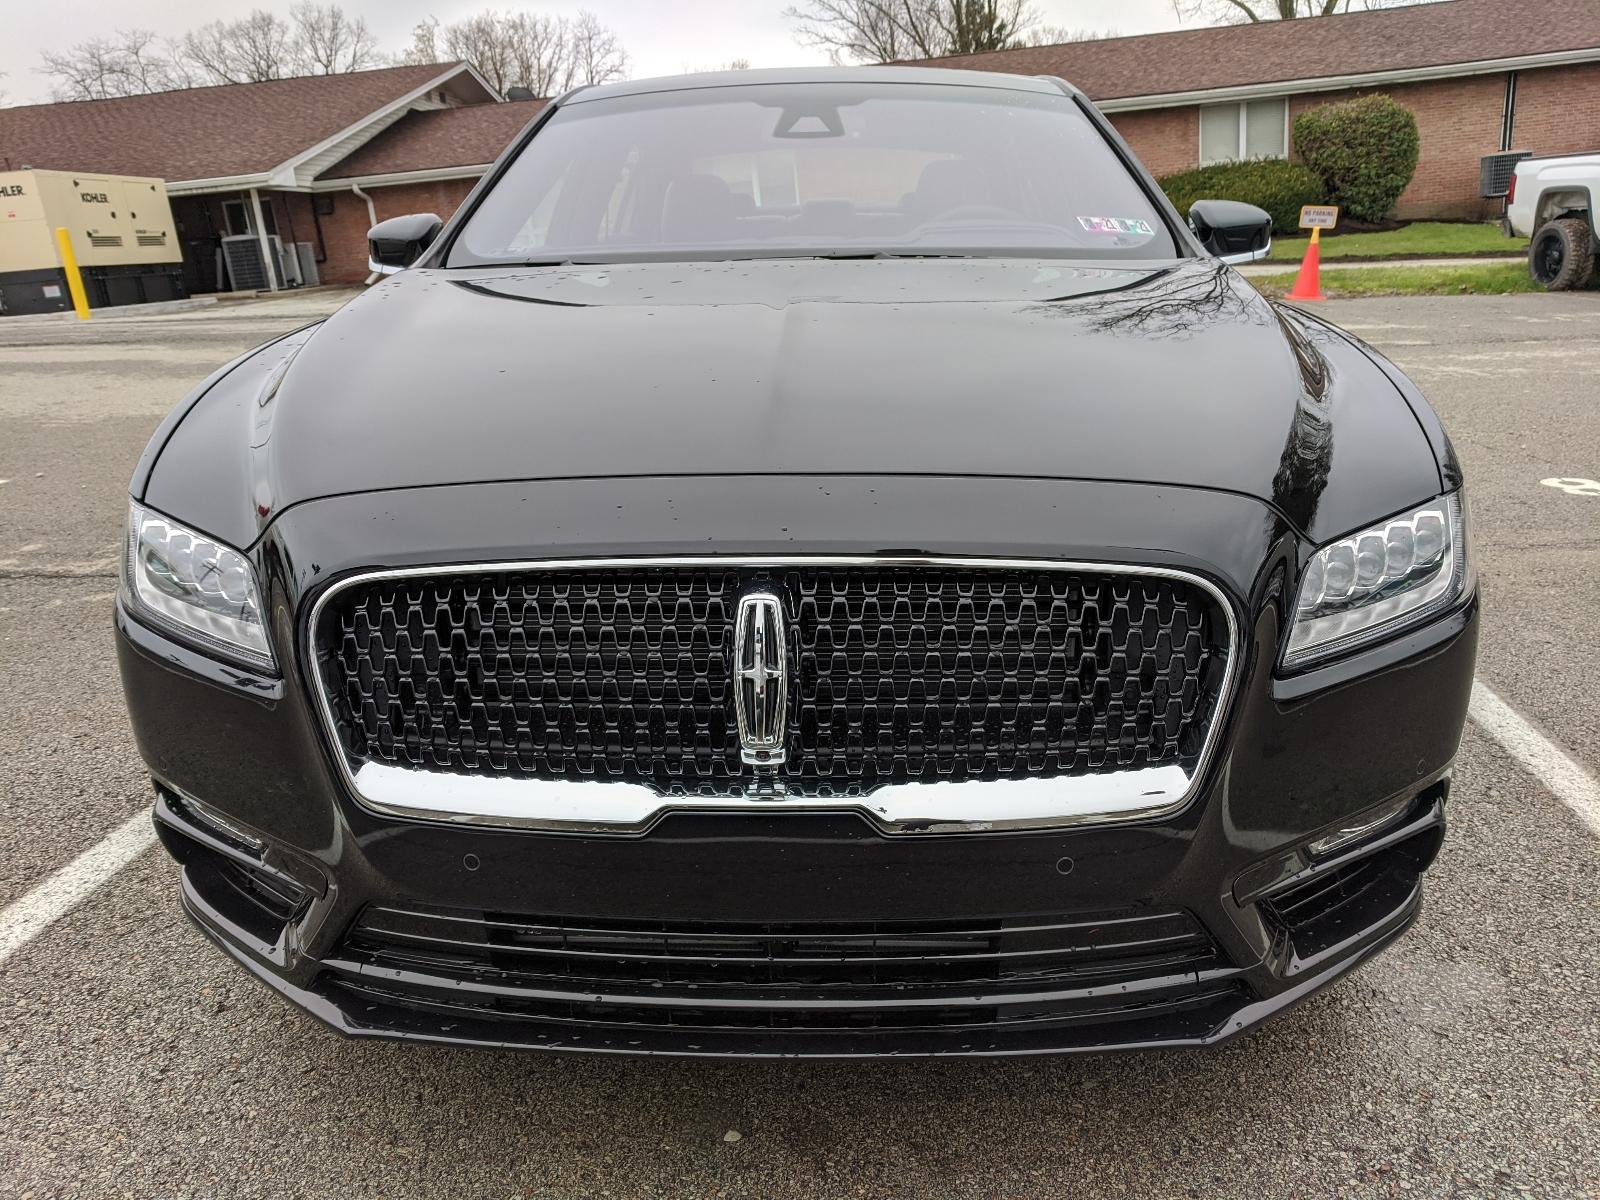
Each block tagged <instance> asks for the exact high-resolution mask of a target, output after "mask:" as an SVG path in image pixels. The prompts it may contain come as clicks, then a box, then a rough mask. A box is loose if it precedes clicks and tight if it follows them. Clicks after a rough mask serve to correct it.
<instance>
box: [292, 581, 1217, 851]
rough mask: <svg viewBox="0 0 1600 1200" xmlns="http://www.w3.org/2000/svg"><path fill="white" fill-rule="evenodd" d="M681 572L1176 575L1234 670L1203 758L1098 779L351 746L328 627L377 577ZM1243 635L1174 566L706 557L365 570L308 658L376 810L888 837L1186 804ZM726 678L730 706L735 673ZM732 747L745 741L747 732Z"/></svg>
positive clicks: (310, 631) (332, 726)
mask: <svg viewBox="0 0 1600 1200" xmlns="http://www.w3.org/2000/svg"><path fill="white" fill-rule="evenodd" d="M678 568H702V569H704V568H711V569H735V570H740V571H750V570H756V571H764V572H765V571H783V570H785V569H789V570H806V569H827V568H845V569H848V568H870V569H875V570H880V571H890V570H913V571H915V570H922V569H947V570H964V571H995V572H1005V571H1010V572H1034V573H1054V572H1059V573H1064V574H1077V575H1088V576H1102V577H1106V576H1110V577H1128V578H1131V579H1135V580H1136V579H1150V580H1168V581H1174V582H1176V583H1179V584H1182V585H1186V586H1188V587H1191V588H1195V589H1198V590H1199V591H1200V592H1202V593H1204V595H1205V597H1206V598H1207V599H1209V601H1210V602H1211V604H1212V605H1213V606H1214V610H1215V612H1216V614H1217V615H1218V616H1219V618H1220V620H1221V622H1222V624H1223V626H1224V630H1225V634H1226V637H1225V642H1224V646H1223V651H1224V654H1225V659H1224V662H1223V665H1222V676H1221V680H1220V683H1218V684H1217V686H1216V694H1215V698H1214V700H1213V702H1212V704H1211V711H1210V714H1209V717H1208V718H1207V720H1206V722H1205V724H1204V735H1203V741H1202V744H1201V745H1200V747H1199V749H1198V751H1197V752H1196V753H1194V754H1192V755H1189V756H1187V761H1185V762H1183V763H1179V762H1173V761H1166V762H1161V763H1157V764H1150V765H1145V766H1141V767H1138V768H1136V769H1126V770H1113V771H1108V772H1101V773H1096V774H1057V775H1053V776H1043V775H1028V776H1023V777H1020V778H1019V777H1012V778H998V779H996V778H987V779H976V778H965V779H960V780H940V781H936V782H925V781H921V780H918V781H914V782H894V783H881V784H878V785H877V786H874V787H872V788H870V789H848V790H844V791H836V792H833V793H829V792H826V791H823V792H815V791H813V792H811V793H809V794H793V793H792V791H791V788H790V786H789V784H788V783H787V782H786V780H785V779H784V777H783V776H782V774H780V773H778V772H774V771H770V770H758V771H756V772H754V774H753V775H752V776H751V777H750V778H748V779H746V780H743V781H742V784H743V791H734V792H731V793H722V794H703V793H696V792H694V791H692V790H688V791H683V790H667V789H663V788H661V787H658V786H653V785H651V784H649V783H641V782H611V781H603V780H596V779H579V780H572V779H546V778H530V777H527V776H526V775H523V776H518V775H514V774H505V773H472V772H462V771H449V770H430V769H426V768H420V767H415V768H414V767H409V766H397V765H392V764H390V763H385V762H381V761H377V760H375V759H365V760H363V759H359V758H357V757H354V756H353V755H352V754H351V752H350V751H349V750H348V749H347V748H346V745H345V739H344V737H343V735H342V734H341V730H340V724H339V720H338V718H337V717H336V715H335V712H334V709H333V702H332V701H331V699H330V686H329V682H328V680H327V679H326V678H325V677H324V674H323V668H322V665H321V661H320V655H321V652H322V651H321V648H320V646H319V641H318V638H319V632H318V631H319V630H321V629H322V628H323V624H322V622H323V620H324V617H325V615H326V610H327V608H328V605H329V603H330V601H332V600H333V599H334V598H336V597H337V596H340V595H342V594H344V593H345V592H347V591H348V590H349V589H351V588H355V587H359V586H362V585H370V584H374V583H384V582H403V581H407V580H418V579H424V580H425V579H433V578H440V577H450V576H496V575H512V574H528V573H534V572H579V571H606V570H613V571H650V570H671V569H678ZM1238 643H1239V639H1238V626H1237V618H1236V616H1235V612H1234V608H1233V605H1232V604H1231V603H1230V602H1229V600H1228V599H1227V597H1226V596H1225V595H1224V594H1223V593H1222V591H1221V590H1220V589H1219V588H1218V587H1217V586H1216V585H1215V584H1213V583H1211V582H1210V581H1209V580H1207V579H1205V578H1204V577H1203V576H1200V575H1197V574H1195V573H1192V572H1189V571H1183V570H1178V569H1174V568H1168V567H1157V566H1145V565H1135V564H1125V563H1102V562H1083V561H1070V562H1067V561H1052V560H1042V559H1002V558H986V557H932V556H930V557H921V556H887V557H886V556H808V555H796V556H787V557H765V556H722V555H705V556H683V557H669V558H659V557H639V558H601V559H539V560H527V561H516V562H493V563H458V564H450V565H444V566H429V567H414V568H402V569H394V570H380V571H369V572H362V573H359V574H355V575H351V576H347V577H345V578H343V579H341V580H338V581H336V582H335V583H333V584H332V585H330V586H329V587H328V588H327V589H326V590H325V591H323V592H322V593H321V594H320V595H319V596H318V598H317V600H316V602H315V604H314V605H313V607H312V611H311V616H310V620H309V621H308V623H307V625H306V634H305V645H304V648H303V660H302V661H303V663H304V664H305V666H306V669H307V672H308V674H309V675H310V676H311V683H312V691H313V693H314V694H315V696H316V699H317V707H318V711H319V714H320V716H321V718H322V721H323V726H324V733H325V734H326V736H327V737H328V739H329V743H330V745H331V747H332V748H333V752H334V755H335V758H336V760H337V762H338V763H339V765H340V768H341V770H342V771H343V774H344V777H345V781H346V783H347V784H348V786H349V787H350V789H351V791H352V793H353V794H354V797H355V798H356V800H357V801H358V803H360V804H361V805H362V806H363V807H365V808H367V809H369V810H370V811H373V812H375V813H380V814H383V815H387V816H397V817H409V818H414V819H423V820H433V821H444V822H452V823H465V824H474V825H487V826H504V827H512V828H525V829H536V830H542V831H546V832H552V833H573V834H595V833H610V834H622V835H640V834H643V833H646V832H648V830H649V829H650V828H651V826H653V825H654V824H655V823H656V822H657V821H658V820H659V819H660V818H661V817H662V816H663V815H665V814H666V813H668V812H672V811H684V810H689V811H752V810H757V811H768V812H770V811H773V810H775V809H781V810H783V811H804V812H818V811H824V812H825V811H840V810H844V811H851V812H856V813H859V814H861V815H862V816H864V817H866V818H868V819H869V820H871V821H872V822H873V823H874V824H875V825H876V826H877V827H878V828H879V829H880V831H882V832H884V833H889V834H935V833H972V832H985V831H999V830H1027V829H1052V828H1060V827H1065V826H1073V825H1083V824H1104V823H1112V822H1119V823H1120V822H1128V821H1136V820H1156V819H1161V818H1163V817H1167V816H1170V815H1172V814H1174V813H1176V812H1177V811H1179V810H1181V809H1182V808H1183V807H1184V806H1185V805H1186V804H1187V803H1188V801H1189V800H1190V799H1191V798H1192V797H1193V795H1194V792H1195V790H1196V788H1197V786H1198V784H1199V781H1200V780H1201V778H1202V777H1203V775H1204V773H1205V771H1206V768H1207V766H1208V765H1209V763H1210V761H1211V759H1212V757H1213V755H1214V753H1215V751H1216V746H1217V742H1218V740H1219V738H1220V736H1221V731H1222V729H1223V726H1224V725H1225V723H1226V721H1225V718H1226V715H1227V713H1228V711H1229V705H1230V702H1231V699H1232V696H1233V691H1234V687H1235V684H1236V681H1237V676H1238V671H1239V657H1240V655H1239V644H1238ZM728 686H729V690H730V691H729V701H728V707H729V710H730V713H731V711H732V707H733V705H732V699H731V694H732V687H733V681H732V679H731V678H730V679H729V681H728ZM730 723H731V717H730ZM734 744H735V746H737V739H736V738H735V743H734ZM735 756H736V757H737V751H735Z"/></svg>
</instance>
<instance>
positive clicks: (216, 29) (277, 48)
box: [182, 8, 295, 83]
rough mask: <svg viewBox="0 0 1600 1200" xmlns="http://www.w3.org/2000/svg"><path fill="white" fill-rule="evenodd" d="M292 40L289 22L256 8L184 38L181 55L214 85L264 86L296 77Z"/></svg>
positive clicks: (198, 30)
mask: <svg viewBox="0 0 1600 1200" xmlns="http://www.w3.org/2000/svg"><path fill="white" fill-rule="evenodd" d="M293 37H294V31H293V30H292V29H291V28H290V27H289V23H288V22H287V21H285V20H284V19H283V18H282V17H279V16H277V15H276V14H274V13H271V12H268V11H267V10H266V9H264V8H257V9H252V10H251V12H250V14H249V15H248V16H245V17H240V18H239V19H238V20H236V21H213V22H211V24H209V25H202V26H201V27H200V28H199V29H194V30H191V31H190V32H188V33H186V34H184V36H183V42H182V52H183V56H184V58H186V59H187V60H188V61H189V62H191V63H192V64H194V66H195V67H196V68H197V69H198V70H199V71H201V72H202V73H203V74H204V75H205V77H206V78H207V80H208V81H209V82H211V83H261V82H262V81H264V80H268V79H284V78H287V77H288V76H290V75H293V74H294V73H295V71H294V67H293V46H292V41H293Z"/></svg>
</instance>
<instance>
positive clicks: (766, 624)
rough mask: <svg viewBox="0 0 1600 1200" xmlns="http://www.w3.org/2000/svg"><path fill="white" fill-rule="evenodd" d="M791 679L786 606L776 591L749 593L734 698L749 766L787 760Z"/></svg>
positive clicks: (736, 651) (736, 636)
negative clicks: (786, 649) (786, 719)
mask: <svg viewBox="0 0 1600 1200" xmlns="http://www.w3.org/2000/svg"><path fill="white" fill-rule="evenodd" d="M788 676H789V659H788V656H787V655H786V654H785V653H784V645H783V604H782V602H781V601H780V600H779V599H778V597H776V596H774V595H773V594H772V593H771V592H748V593H746V594H745V595H743V596H741V597H740V598H739V615H738V619H737V620H736V621H735V623H734V629H733V687H734V692H733V699H734V708H735V710H736V711H737V713H738V717H739V752H740V756H741V757H742V758H743V759H744V761H745V762H747V763H751V764H753V765H755V766H760V767H775V766H777V765H778V764H779V763H781V762H782V761H783V758H784V748H783V742H784V714H785V713H786V711H787V709H788V691H789V678H788Z"/></svg>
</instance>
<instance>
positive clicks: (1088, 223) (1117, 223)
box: [1078, 217, 1156, 237]
mask: <svg viewBox="0 0 1600 1200" xmlns="http://www.w3.org/2000/svg"><path fill="white" fill-rule="evenodd" d="M1078 224H1079V225H1082V226H1083V227H1084V228H1085V229H1087V230H1088V231H1089V232H1090V233H1136V234H1142V235H1143V236H1145V237H1154V236H1155V234H1156V231H1155V230H1154V229H1152V228H1150V222H1149V221H1141V220H1139V219H1138V218H1137V217H1079V218H1078Z"/></svg>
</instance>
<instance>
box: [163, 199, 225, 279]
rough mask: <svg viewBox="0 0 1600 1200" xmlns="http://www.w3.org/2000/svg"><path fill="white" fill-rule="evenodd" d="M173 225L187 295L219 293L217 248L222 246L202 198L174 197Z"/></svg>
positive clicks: (219, 236) (209, 208)
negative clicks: (181, 255)
mask: <svg viewBox="0 0 1600 1200" xmlns="http://www.w3.org/2000/svg"><path fill="white" fill-rule="evenodd" d="M171 199H172V222H173V224H174V225H175V226H176V227H177V230H178V245H179V247H180V248H181V249H182V251H183V286H184V287H185V288H187V289H188V291H189V295H191V296H194V295H198V294H200V293H202V292H215V291H220V290H221V286H220V285H219V283H218V281H217V247H218V246H220V245H221V244H222V238H221V235H219V234H218V232H217V227H216V223H215V222H214V221H213V220H212V217H211V206H210V205H209V204H207V203H206V201H207V199H208V197H205V196H173V197H172V198H171Z"/></svg>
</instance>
